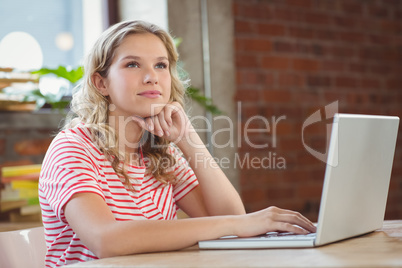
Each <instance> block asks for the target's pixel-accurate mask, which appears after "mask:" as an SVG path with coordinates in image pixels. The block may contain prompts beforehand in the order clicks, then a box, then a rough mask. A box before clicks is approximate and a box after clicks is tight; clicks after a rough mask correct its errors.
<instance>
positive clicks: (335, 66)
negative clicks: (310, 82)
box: [321, 60, 346, 72]
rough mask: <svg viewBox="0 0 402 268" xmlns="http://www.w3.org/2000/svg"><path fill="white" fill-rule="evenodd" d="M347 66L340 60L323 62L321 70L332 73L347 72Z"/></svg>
mask: <svg viewBox="0 0 402 268" xmlns="http://www.w3.org/2000/svg"><path fill="white" fill-rule="evenodd" d="M345 66H346V64H345V62H344V61H340V60H323V61H321V70H323V71H331V72H343V71H344V70H346V67H345Z"/></svg>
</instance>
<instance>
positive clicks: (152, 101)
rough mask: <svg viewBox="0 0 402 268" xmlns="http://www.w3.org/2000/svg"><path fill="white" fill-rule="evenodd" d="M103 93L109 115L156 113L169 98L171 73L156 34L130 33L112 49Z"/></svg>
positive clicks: (145, 114) (144, 115)
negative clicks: (113, 51) (106, 100)
mask: <svg viewBox="0 0 402 268" xmlns="http://www.w3.org/2000/svg"><path fill="white" fill-rule="evenodd" d="M104 85H105V88H104V92H102V93H103V94H104V95H106V96H109V101H110V104H113V105H111V106H110V115H112V116H133V115H137V116H141V117H143V118H145V117H148V116H152V115H156V114H158V113H159V112H160V111H161V110H162V108H163V107H164V106H165V105H166V104H167V103H168V102H169V99H170V94H171V76H170V71H169V60H168V52H167V50H166V47H165V45H164V44H163V42H162V41H161V40H160V39H159V37H157V36H155V35H153V34H150V33H144V34H131V35H129V36H127V37H126V38H125V39H124V40H123V42H122V43H121V44H120V46H119V47H118V48H117V49H116V51H115V56H114V58H113V60H112V64H111V66H110V69H109V74H108V76H107V78H106V79H105V83H104Z"/></svg>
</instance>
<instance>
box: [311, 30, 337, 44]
mask: <svg viewBox="0 0 402 268" xmlns="http://www.w3.org/2000/svg"><path fill="white" fill-rule="evenodd" d="M315 35H316V37H317V38H318V39H320V40H326V41H337V40H339V39H340V37H339V32H337V31H332V30H330V29H319V30H316V31H315Z"/></svg>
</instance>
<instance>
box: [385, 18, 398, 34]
mask: <svg viewBox="0 0 402 268" xmlns="http://www.w3.org/2000/svg"><path fill="white" fill-rule="evenodd" d="M380 27H381V31H382V32H384V33H391V34H401V33H402V25H401V23H400V22H399V21H393V20H383V21H382V22H381V26H380Z"/></svg>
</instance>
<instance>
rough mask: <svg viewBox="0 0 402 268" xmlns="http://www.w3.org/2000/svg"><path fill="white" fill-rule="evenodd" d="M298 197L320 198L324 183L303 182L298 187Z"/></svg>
mask: <svg viewBox="0 0 402 268" xmlns="http://www.w3.org/2000/svg"><path fill="white" fill-rule="evenodd" d="M297 192H298V197H300V198H303V199H311V198H313V199H314V198H320V197H321V192H322V184H302V185H300V186H299V188H298V189H297Z"/></svg>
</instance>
